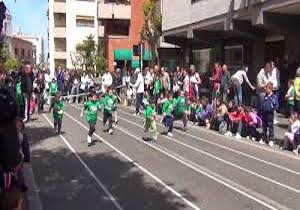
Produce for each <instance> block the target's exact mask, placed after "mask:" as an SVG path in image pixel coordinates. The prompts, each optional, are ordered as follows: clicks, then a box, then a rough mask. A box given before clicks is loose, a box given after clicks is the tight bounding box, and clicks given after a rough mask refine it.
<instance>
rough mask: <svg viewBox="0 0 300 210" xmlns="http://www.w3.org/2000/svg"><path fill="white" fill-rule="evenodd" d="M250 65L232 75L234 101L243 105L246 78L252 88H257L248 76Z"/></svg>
mask: <svg viewBox="0 0 300 210" xmlns="http://www.w3.org/2000/svg"><path fill="white" fill-rule="evenodd" d="M247 72H248V67H244V68H243V69H242V70H238V71H237V72H236V73H235V74H234V75H232V77H231V80H232V85H233V89H234V101H235V104H236V105H241V104H242V103H243V89H242V84H243V82H244V79H245V80H246V83H247V84H248V85H249V87H250V88H251V89H252V90H255V87H254V86H253V85H252V84H251V83H250V81H249V79H248V77H247Z"/></svg>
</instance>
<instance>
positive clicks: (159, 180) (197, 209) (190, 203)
mask: <svg viewBox="0 0 300 210" xmlns="http://www.w3.org/2000/svg"><path fill="white" fill-rule="evenodd" d="M65 115H66V116H68V117H69V118H70V119H72V120H73V121H74V122H76V123H77V124H78V125H80V126H81V127H83V128H84V129H85V130H87V131H88V130H89V129H88V128H87V127H86V126H85V125H84V124H82V123H81V122H79V121H78V120H76V119H75V118H74V117H72V116H71V115H69V114H68V113H67V112H65ZM94 136H96V137H97V138H98V139H99V140H101V141H102V142H104V143H105V144H106V145H107V146H109V147H110V148H112V149H113V150H115V151H116V152H117V153H119V154H120V155H121V156H123V157H124V158H125V159H126V160H128V161H129V162H130V163H132V164H133V165H135V166H136V167H138V168H139V169H140V170H141V171H143V172H144V173H146V174H147V175H149V176H150V177H151V178H153V179H154V180H155V181H156V182H158V183H159V184H161V185H162V186H163V187H164V188H166V189H167V190H169V191H170V192H172V193H173V194H174V195H175V196H177V197H178V198H180V199H181V200H183V201H184V202H185V203H186V204H187V205H188V206H190V207H191V208H193V209H195V210H200V208H199V207H197V206H196V205H195V204H193V203H192V202H191V201H189V200H188V199H186V198H184V197H183V196H182V195H181V194H180V193H179V192H177V191H176V190H174V189H173V188H172V187H170V186H168V185H167V184H166V183H165V182H163V181H162V180H161V179H159V178H158V177H157V176H155V175H154V174H152V173H151V172H150V171H148V170H147V169H146V168H144V167H143V166H141V165H139V164H138V163H136V162H135V161H134V160H132V159H131V158H130V157H128V156H127V155H126V154H124V153H123V152H122V151H120V150H119V149H117V148H116V147H114V146H113V145H112V144H110V143H109V142H107V141H106V140H104V139H103V138H101V137H100V136H99V135H97V134H96V133H94Z"/></svg>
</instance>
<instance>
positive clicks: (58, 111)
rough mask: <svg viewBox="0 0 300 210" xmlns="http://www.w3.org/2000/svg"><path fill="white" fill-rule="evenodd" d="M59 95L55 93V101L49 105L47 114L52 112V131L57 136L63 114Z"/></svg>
mask: <svg viewBox="0 0 300 210" xmlns="http://www.w3.org/2000/svg"><path fill="white" fill-rule="evenodd" d="M60 96H61V94H60V92H59V91H57V92H56V95H55V99H54V100H53V102H52V103H51V105H50V109H49V112H51V110H53V119H54V131H56V132H57V133H58V134H59V133H60V131H61V124H62V118H63V113H64V102H63V101H62V100H61V97H60Z"/></svg>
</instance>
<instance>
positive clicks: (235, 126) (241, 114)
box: [225, 105, 247, 140]
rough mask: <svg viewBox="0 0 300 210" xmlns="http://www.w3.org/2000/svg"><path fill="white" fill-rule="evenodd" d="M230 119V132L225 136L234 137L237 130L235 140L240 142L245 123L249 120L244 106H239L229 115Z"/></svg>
mask: <svg viewBox="0 0 300 210" xmlns="http://www.w3.org/2000/svg"><path fill="white" fill-rule="evenodd" d="M228 117H229V124H228V131H227V132H226V133H225V136H232V132H234V131H235V130H236V136H235V139H236V140H240V139H241V133H242V129H243V121H245V120H246V119H247V118H246V116H245V108H244V105H239V106H238V108H237V110H236V111H234V112H231V113H228Z"/></svg>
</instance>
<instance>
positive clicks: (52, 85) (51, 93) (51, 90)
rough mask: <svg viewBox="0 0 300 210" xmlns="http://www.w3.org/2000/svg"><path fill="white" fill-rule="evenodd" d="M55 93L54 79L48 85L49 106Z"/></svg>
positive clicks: (55, 83) (55, 84)
mask: <svg viewBox="0 0 300 210" xmlns="http://www.w3.org/2000/svg"><path fill="white" fill-rule="evenodd" d="M57 91H58V86H57V82H56V79H55V78H53V79H52V81H51V82H50V84H49V92H50V104H52V101H53V98H54V97H55V95H56V92H57Z"/></svg>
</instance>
